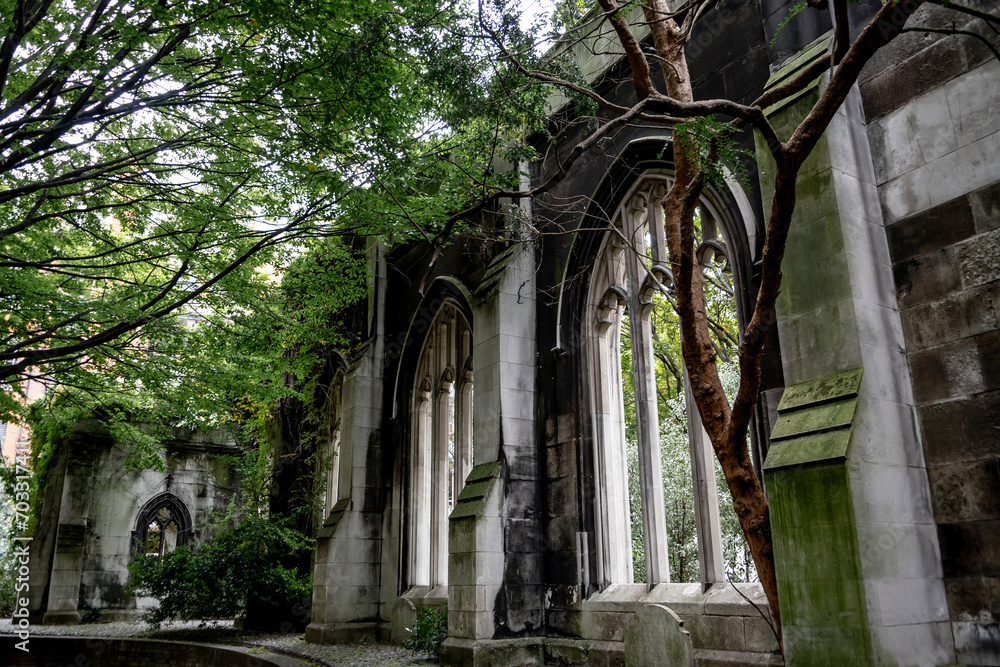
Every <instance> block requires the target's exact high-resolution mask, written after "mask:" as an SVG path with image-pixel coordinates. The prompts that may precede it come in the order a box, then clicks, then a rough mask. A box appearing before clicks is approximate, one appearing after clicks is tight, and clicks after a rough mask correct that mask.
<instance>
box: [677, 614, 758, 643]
mask: <svg viewBox="0 0 1000 667" xmlns="http://www.w3.org/2000/svg"><path fill="white" fill-rule="evenodd" d="M681 618H683V619H684V627H685V628H686V629H687V630H688V632H690V633H691V641H692V643H693V644H694V646H695V647H696V648H714V649H721V650H724V651H743V650H745V649H746V643H745V633H744V630H743V617H742V616H709V615H707V614H702V615H700V616H684V615H682V616H681Z"/></svg>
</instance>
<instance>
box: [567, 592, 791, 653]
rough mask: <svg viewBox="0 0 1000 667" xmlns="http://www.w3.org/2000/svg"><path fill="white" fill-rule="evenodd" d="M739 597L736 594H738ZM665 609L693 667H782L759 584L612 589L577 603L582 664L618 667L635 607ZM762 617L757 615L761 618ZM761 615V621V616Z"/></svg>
mask: <svg viewBox="0 0 1000 667" xmlns="http://www.w3.org/2000/svg"><path fill="white" fill-rule="evenodd" d="M741 593H742V595H741ZM648 604H662V605H666V606H667V607H669V608H670V609H672V610H673V611H674V613H676V614H677V615H678V616H679V617H680V618H681V620H682V621H683V622H684V629H685V630H687V631H688V632H690V633H691V642H692V644H693V645H694V650H695V661H696V664H697V665H698V667H715V666H716V665H719V666H721V665H783V664H784V663H783V661H782V659H781V656H780V655H779V654H777V653H776V651H777V650H778V644H777V641H776V639H775V637H774V633H773V632H772V630H771V628H770V626H769V623H770V621H771V615H770V611H769V608H768V605H767V599H766V598H765V596H764V590H763V589H762V588H761V586H760V585H759V584H715V585H714V586H712V587H711V588H709V589H708V590H707V591H703V590H702V585H701V584H697V583H696V584H659V585H657V586H654V587H653V588H652V590H647V587H646V585H645V584H614V585H611V586H609V587H608V588H606V589H605V590H603V591H601V592H600V593H597V594H595V595H592V596H590V597H589V598H588V599H587V600H585V601H584V602H583V609H582V612H583V613H582V635H583V638H584V640H586V641H587V642H589V643H590V644H591V645H590V646H589V649H588V653H589V655H588V657H587V662H586V664H588V665H623V664H624V655H625V643H624V642H625V634H626V630H627V629H628V624H629V622H630V621H631V620H632V619H633V617H634V616H635V613H636V611H638V610H639V608H641V607H643V606H645V605H648ZM762 614H763V615H762ZM765 616H766V620H765V618H764V617H765Z"/></svg>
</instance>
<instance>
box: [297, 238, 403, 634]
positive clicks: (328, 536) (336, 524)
mask: <svg viewBox="0 0 1000 667" xmlns="http://www.w3.org/2000/svg"><path fill="white" fill-rule="evenodd" d="M368 253H369V270H370V275H372V279H373V282H372V284H371V286H370V290H371V292H370V294H371V296H370V298H369V313H370V315H371V317H370V328H369V333H370V335H371V337H370V338H369V340H368V343H367V345H366V346H365V347H364V349H363V350H362V351H361V352H359V356H358V357H357V358H356V360H355V362H354V364H352V366H351V367H350V368H349V369H348V371H347V373H345V376H344V390H343V401H344V408H343V417H342V427H341V434H340V438H341V441H340V452H341V457H342V459H341V461H340V474H341V478H340V483H341V485H344V484H347V485H349V487H350V494H349V495H347V494H345V493H343V492H341V493H340V494H339V495H340V500H339V501H338V502H337V503H336V505H334V511H333V512H331V513H330V516H329V517H328V518H327V521H326V523H325V525H324V526H323V527H322V528H321V529H320V531H319V535H318V539H317V542H316V564H315V567H314V569H313V607H312V622H311V623H310V625H309V627H308V628H306V641H309V642H314V643H337V642H351V641H361V640H374V639H381V638H384V637H387V635H388V626H387V624H385V623H380V622H378V621H376V620H373V619H378V618H379V612H380V605H379V586H380V575H381V560H382V507H381V502H380V499H381V489H382V480H381V464H380V461H381V456H382V447H381V440H380V428H381V423H382V374H383V363H384V353H383V350H384V333H385V325H384V322H385V248H384V246H382V245H381V244H380V243H378V242H372V243H371V244H370V245H369V249H368Z"/></svg>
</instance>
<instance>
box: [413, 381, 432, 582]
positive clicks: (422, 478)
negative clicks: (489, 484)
mask: <svg viewBox="0 0 1000 667" xmlns="http://www.w3.org/2000/svg"><path fill="white" fill-rule="evenodd" d="M430 403H431V396H430V392H429V391H421V392H420V395H418V397H417V399H416V400H415V401H414V414H415V415H416V422H417V423H416V428H415V429H414V434H413V436H414V437H413V454H412V456H411V459H410V460H411V479H412V480H413V487H412V490H411V502H410V521H409V523H410V535H411V538H410V558H409V560H410V577H409V579H410V585H411V586H428V585H430V569H429V566H430V563H429V560H428V554H429V552H430V525H429V519H430V507H429V506H428V505H429V502H430V499H431V498H430V495H431V494H430V475H429V470H428V466H429V465H430V461H429V460H428V459H429V456H428V455H429V454H430V451H429V450H430V443H431V440H432V429H431V405H430Z"/></svg>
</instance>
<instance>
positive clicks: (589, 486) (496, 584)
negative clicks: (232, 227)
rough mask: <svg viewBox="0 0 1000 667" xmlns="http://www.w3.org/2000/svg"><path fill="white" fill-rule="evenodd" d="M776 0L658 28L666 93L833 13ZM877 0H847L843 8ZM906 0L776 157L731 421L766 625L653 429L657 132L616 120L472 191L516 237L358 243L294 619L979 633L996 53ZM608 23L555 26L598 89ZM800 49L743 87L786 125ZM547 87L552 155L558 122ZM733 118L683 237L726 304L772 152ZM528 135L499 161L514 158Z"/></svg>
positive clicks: (994, 477)
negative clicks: (787, 84) (542, 188)
mask: <svg viewBox="0 0 1000 667" xmlns="http://www.w3.org/2000/svg"><path fill="white" fill-rule="evenodd" d="M789 6H790V5H788V4H786V3H783V2H781V1H780V0H760V1H759V2H758V1H752V2H744V1H742V0H727V1H725V2H722V3H720V4H719V5H718V6H717V7H716V8H714V9H713V10H711V11H709V12H708V13H707V14H706V15H705V17H704V20H703V21H702V22H701V23H700V27H699V28H697V29H696V32H695V34H694V38H693V39H692V42H691V44H690V45H689V47H688V55H689V61H690V62H691V66H692V72H691V73H692V77H693V79H694V81H695V97H696V99H710V98H719V97H721V98H727V99H730V100H736V101H740V102H748V101H751V100H753V99H755V98H756V97H757V96H759V95H760V94H761V93H762V92H763V91H764V90H766V89H768V88H771V87H774V86H776V85H780V84H781V83H782V82H783V81H786V80H788V79H789V78H790V77H793V76H795V75H796V74H797V73H798V72H800V71H802V69H803V68H804V67H806V66H807V65H808V64H809V63H811V62H812V61H813V59H815V58H817V57H818V56H819V55H821V54H823V53H825V52H826V50H827V49H828V48H829V42H830V33H829V31H830V29H831V25H832V23H831V20H830V16H829V15H828V14H827V13H825V12H823V11H813V10H807V11H806V12H804V13H802V14H801V15H800V16H798V17H796V19H795V20H794V21H790V22H789V23H788V24H787V25H786V26H784V28H783V29H781V30H780V31H779V30H778V28H779V25H780V24H781V23H782V21H783V20H784V19H785V17H786V16H787V14H788V9H789ZM877 6H878V3H871V2H862V3H860V4H854V5H852V6H851V14H852V25H853V26H854V28H855V29H856V28H857V27H858V26H861V25H863V24H864V22H865V21H866V20H867V19H868V18H869V17H871V16H872V15H873V13H874V11H875V10H876V9H877ZM992 8H993V9H995V3H994V5H992ZM831 11H832V10H831ZM910 20H911V22H913V23H914V24H915V25H918V26H924V27H926V28H928V29H929V31H915V32H913V33H912V34H906V35H903V36H902V37H901V38H899V39H897V40H895V41H894V42H892V43H891V45H890V46H889V47H888V48H885V49H883V50H882V51H880V52H879V53H878V54H877V55H876V57H875V58H874V59H873V60H872V61H871V62H869V63H868V65H867V66H866V68H865V70H864V74H863V76H862V77H861V79H860V81H859V84H858V85H857V86H855V88H854V90H853V91H852V92H851V95H850V97H849V98H848V101H847V103H846V104H845V105H844V106H843V108H841V109H840V111H839V112H838V114H837V116H836V118H835V120H834V121H833V123H832V125H831V126H830V128H829V130H828V131H827V133H826V135H825V137H824V138H823V140H822V141H821V143H820V144H819V146H818V147H817V149H816V150H815V152H814V153H813V154H812V156H811V157H810V158H809V160H808V162H807V163H806V165H805V167H804V168H803V171H802V172H801V174H800V178H799V184H798V190H797V199H798V205H797V208H796V212H795V217H794V223H793V227H792V230H791V234H790V238H789V241H788V246H787V250H786V252H785V260H784V268H783V271H784V278H783V282H782V293H781V296H780V298H779V302H778V308H777V312H776V313H774V322H775V325H774V326H773V327H772V328H771V333H770V338H769V339H768V341H767V346H766V355H765V360H764V364H763V382H764V391H763V392H762V396H761V398H760V401H759V404H758V406H757V410H756V416H755V420H754V422H753V425H752V427H751V433H750V446H751V448H752V453H753V457H754V461H755V463H756V464H757V467H758V472H759V475H760V476H761V478H762V479H763V480H764V483H765V486H766V490H767V494H768V498H769V503H770V511H771V518H772V524H773V533H774V551H775V560H776V566H777V573H778V583H779V600H780V605H781V618H782V621H783V623H782V626H783V631H784V635H783V637H784V658H783V659H782V657H781V656H780V655H779V654H777V653H776V649H777V644H776V640H775V636H774V635H773V633H772V632H771V630H770V628H769V624H768V617H769V614H768V610H767V603H766V600H765V598H764V596H763V593H762V590H761V588H760V586H759V585H758V584H754V583H740V584H732V583H730V582H729V581H728V573H727V568H726V566H725V563H723V560H722V555H721V552H722V549H721V547H720V528H719V526H720V516H724V515H725V513H726V512H731V511H732V509H731V508H730V507H726V506H724V505H723V504H720V503H719V502H718V495H717V493H716V480H715V475H714V473H713V470H714V468H713V466H714V462H713V454H712V452H711V449H710V445H709V444H708V443H707V440H706V438H705V437H704V436H703V434H702V432H701V429H700V428H699V426H698V424H697V423H696V419H695V418H692V419H690V420H689V421H690V422H691V423H690V424H689V429H688V432H689V433H690V436H689V438H690V442H689V445H690V458H691V466H690V469H681V470H677V469H674V470H665V469H662V467H661V465H660V458H659V457H658V456H657V448H658V443H657V438H658V424H657V421H656V420H657V415H656V404H655V397H654V398H653V399H652V400H650V399H648V390H649V389H650V385H649V382H650V375H651V373H652V371H651V370H650V368H651V363H652V362H651V349H650V343H649V341H650V339H651V331H650V327H651V324H650V320H649V317H648V309H649V304H650V298H651V297H650V292H651V286H650V284H649V280H650V279H649V275H650V272H649V271H646V270H644V267H643V266H641V265H640V262H642V261H645V260H642V259H640V258H638V257H637V256H636V255H635V253H633V252H630V246H629V244H628V243H624V242H622V239H629V238H633V239H634V238H642V237H643V236H644V235H647V234H648V235H649V236H650V237H651V238H652V237H655V236H656V234H657V231H658V230H660V231H661V232H662V209H660V207H659V206H658V205H656V202H658V201H659V198H660V196H661V195H660V193H662V191H663V189H664V188H665V187H666V186H667V185H668V184H669V183H670V181H671V178H672V176H673V163H672V158H671V156H672V147H671V144H670V141H671V137H670V133H669V131H667V130H664V129H663V128H657V127H653V126H649V127H643V126H641V124H640V125H636V126H633V127H627V128H625V129H623V130H622V131H620V132H618V133H617V134H615V135H614V136H611V137H609V138H607V139H606V140H604V141H602V142H601V143H600V144H599V145H598V146H595V147H593V148H592V149H590V150H589V151H588V152H587V153H586V154H585V155H583V156H582V157H581V158H580V159H579V160H577V161H576V162H575V163H574V165H573V167H572V170H571V172H570V173H568V174H567V175H566V177H565V178H563V179H562V180H561V181H560V182H559V184H558V185H557V186H556V187H554V188H553V189H552V190H550V191H548V192H547V193H546V194H544V195H543V196H541V197H538V198H535V199H534V200H532V201H531V202H530V203H520V204H512V205H511V207H510V209H509V210H508V212H507V213H506V214H505V215H506V217H505V218H503V219H501V221H500V222H499V223H498V224H501V225H505V226H506V228H507V230H508V231H509V232H511V230H513V231H512V233H514V234H515V235H516V234H517V233H520V232H519V231H518V230H522V229H523V230H524V232H523V234H521V236H520V238H518V239H515V240H514V241H511V242H509V243H501V244H497V245H494V246H491V247H484V246H483V245H482V244H481V243H478V242H475V243H474V242H471V241H470V242H468V243H462V242H458V243H455V244H453V245H451V246H450V247H449V248H448V249H447V250H446V252H445V253H444V255H443V256H442V257H440V258H439V259H437V260H436V261H434V262H432V261H431V253H430V252H428V248H427V247H426V246H423V245H421V244H420V243H416V244H411V245H405V246H402V247H394V248H384V247H381V246H374V245H373V246H371V247H370V249H369V263H370V268H371V274H372V276H373V279H372V282H371V284H370V292H369V296H368V300H367V305H366V315H367V340H366V343H365V344H364V345H363V346H361V347H360V349H358V350H356V351H355V353H354V354H352V355H351V356H350V357H349V358H345V360H344V363H343V368H342V370H341V372H340V374H339V379H338V380H337V385H336V386H337V391H338V392H339V397H340V398H339V401H338V405H337V406H336V410H337V411H338V414H337V416H336V422H337V423H338V425H339V428H338V429H337V430H336V434H335V437H334V438H333V439H332V441H331V442H330V443H329V447H330V450H329V455H330V461H331V464H330V467H329V473H328V484H327V499H326V509H325V512H324V517H323V525H322V527H321V530H320V539H319V540H318V545H317V549H316V554H315V569H314V586H315V588H314V595H313V613H312V624H311V625H310V626H309V628H308V630H307V633H306V636H307V639H308V640H309V641H313V642H345V641H357V640H363V639H364V640H368V639H380V640H389V639H393V640H399V639H401V638H402V637H403V636H405V634H406V633H407V631H408V628H410V627H411V624H412V623H413V620H414V617H415V614H416V613H417V611H418V610H419V609H421V608H423V607H427V606H432V605H436V604H440V603H447V609H448V638H447V640H446V641H445V643H444V646H443V651H442V661H443V663H444V664H448V665H477V666H478V665H521V664H559V665H584V664H586V665H621V664H628V663H627V661H626V657H625V656H626V649H628V651H629V655H630V656H638V655H642V654H643V652H644V651H648V650H654V651H656V650H661V648H658V647H660V646H664V645H666V644H664V643H661V644H657V642H660V641H661V640H663V641H664V642H665V641H666V640H664V639H663V637H664V635H663V633H666V632H673V633H674V638H673V639H672V640H670V643H671V645H674V644H675V643H678V644H679V645H680V646H681V648H684V647H687V648H686V649H685V651H687V652H686V653H684V651H682V653H684V655H686V656H687V657H686V658H683V660H694V661H696V663H697V664H698V665H704V666H708V665H780V664H783V662H784V664H788V665H806V666H815V665H855V664H858V665H861V664H880V665H881V664H885V665H948V664H965V665H997V664H1000V538H998V537H997V536H998V535H1000V531H998V528H1000V467H998V459H1000V391H998V389H1000V280H998V278H1000V114H998V113H997V110H998V109H1000V62H998V60H997V58H995V57H994V55H993V54H992V52H991V49H990V47H988V46H987V45H986V43H985V41H989V40H990V39H992V41H993V42H994V43H995V42H996V37H995V35H993V34H992V33H991V32H990V31H989V29H988V27H986V26H985V24H984V23H983V22H982V21H979V20H972V19H970V18H969V17H968V16H966V15H960V14H955V13H949V12H948V10H947V9H944V8H942V7H940V6H925V7H922V8H921V9H920V10H919V12H918V14H917V15H915V16H913V17H912V18H911V19H910ZM944 28H947V29H957V30H959V31H962V30H965V31H966V32H967V33H970V32H972V33H977V34H979V35H983V36H985V37H984V39H976V38H971V37H969V35H968V34H965V35H962V34H957V35H950V36H948V35H941V34H939V33H937V32H934V31H935V30H940V29H944ZM604 30H607V28H606V27H605V28H604ZM602 39H603V40H604V42H601V40H602ZM611 44H612V42H611V41H610V40H609V39H608V35H607V34H603V35H602V34H598V33H595V34H594V35H592V36H591V38H590V39H589V40H583V41H582V42H580V43H579V44H577V45H576V46H575V47H574V48H575V49H576V56H577V58H578V63H579V65H580V67H581V69H582V71H583V72H584V74H585V75H586V76H587V78H588V79H589V80H590V81H591V82H594V84H595V85H596V86H598V88H599V89H600V90H602V91H603V92H604V94H606V95H607V96H609V97H611V98H613V99H616V100H620V101H627V99H628V98H629V96H630V94H631V92H630V77H629V75H628V72H627V71H626V69H625V67H626V66H625V64H624V63H623V62H622V60H621V58H620V56H619V55H616V54H615V52H614V50H613V48H612V47H611V46H610V45H611ZM825 81H826V77H825V76H821V77H819V78H818V79H817V80H816V81H814V82H813V84H812V85H811V86H809V87H808V88H807V89H806V90H805V91H803V92H802V93H800V94H799V95H798V96H797V97H795V98H793V99H791V100H788V101H786V102H784V103H782V104H780V105H777V106H775V107H772V108H769V109H767V110H766V113H767V115H768V117H769V118H770V120H771V122H772V124H773V125H774V126H775V127H776V128H777V129H778V131H779V134H780V135H782V137H783V138H786V137H787V135H788V132H789V131H790V129H791V128H792V127H794V126H795V125H796V124H797V122H798V121H799V120H801V118H802V117H803V116H804V114H805V113H806V111H807V110H808V109H809V107H810V106H811V104H812V103H813V102H814V101H815V100H816V99H817V98H818V95H819V93H820V91H821V90H822V88H823V86H824V85H825ZM557 106H558V105H557ZM557 110H558V109H557ZM558 111H565V110H558ZM563 117H564V120H565V123H566V124H565V125H564V126H562V127H561V128H560V129H561V134H559V135H558V136H559V140H558V143H557V145H555V146H550V147H548V148H547V150H549V151H551V152H555V153H557V154H558V153H560V152H561V153H563V154H564V153H565V152H566V151H568V150H570V149H571V148H572V147H573V146H574V145H575V144H576V143H577V142H578V141H579V139H580V138H582V137H583V136H585V131H586V129H585V123H582V122H581V123H574V121H573V119H572V118H571V117H567V113H563ZM740 141H741V146H742V148H744V149H746V150H747V151H750V152H753V153H755V154H756V156H757V160H756V161H752V162H750V163H749V164H750V166H751V168H752V173H751V178H750V182H749V183H740V182H739V181H738V180H737V179H735V178H732V179H728V180H727V182H726V183H725V184H724V185H718V186H715V187H713V188H710V189H709V190H707V191H706V193H705V195H704V196H703V198H702V202H701V204H700V211H701V233H702V238H701V239H700V241H701V244H702V245H701V248H700V250H699V256H700V257H703V258H704V261H705V262H706V263H713V262H714V263H717V264H719V265H720V266H722V267H723V270H724V271H725V272H726V274H727V275H728V276H730V277H731V282H732V286H733V301H734V307H735V309H736V313H737V318H738V320H739V321H740V322H742V321H743V319H744V318H745V317H746V316H747V313H748V312H749V310H750V308H751V304H752V303H753V299H754V297H755V295H756V290H757V286H758V284H759V282H758V281H759V259H760V253H761V248H762V244H763V234H764V229H765V215H766V213H765V212H766V211H768V210H769V203H770V202H769V197H770V196H771V195H770V192H771V191H772V188H773V183H772V182H771V181H770V180H769V175H771V174H773V168H772V166H773V165H770V164H769V163H768V159H769V157H768V156H769V153H768V151H767V150H766V148H765V147H764V146H763V145H762V144H761V140H760V137H759V136H758V137H757V138H756V139H755V137H754V135H753V134H752V133H750V132H747V133H744V134H742V135H740ZM755 142H756V143H755ZM543 149H545V147H543ZM555 164H556V163H555V161H554V160H552V159H551V158H547V159H544V160H540V161H539V162H537V163H534V164H531V165H528V169H529V171H530V173H531V174H532V179H533V182H542V180H543V179H545V178H546V177H547V176H548V174H549V173H550V170H552V169H554V168H555V167H554V165H555ZM519 225H524V226H523V227H519ZM527 225H530V229H531V230H537V232H539V233H529V228H528V226H527ZM658 225H660V227H658ZM652 245H653V246H655V241H654V242H653V243H652ZM654 255H655V253H654ZM653 261H654V262H655V261H656V257H655V256H654V258H653ZM626 319H628V320H629V322H628V326H629V337H630V343H629V346H630V347H629V352H630V363H631V370H630V374H631V375H632V382H633V383H634V387H635V396H636V401H635V404H634V406H633V408H632V412H630V413H629V414H630V415H632V417H630V419H634V421H635V423H634V424H626V423H625V422H626V413H625V411H624V408H623V397H622V386H623V385H622V378H623V368H622V357H621V354H620V351H621V345H622V335H623V324H624V322H625V320H626ZM644 392H645V393H644ZM642 396H647V398H646V399H643V400H640V399H641V397H642ZM688 414H696V412H695V411H693V410H689V411H688ZM626 428H630V429H634V431H635V438H636V441H637V443H638V448H639V450H640V454H641V455H640V458H639V460H640V464H639V466H638V469H637V470H632V471H630V470H629V468H628V462H627V461H626V456H625V454H624V451H625V449H624V439H625V437H626V436H625V433H626ZM630 476H631V477H632V478H635V477H636V476H637V477H638V479H639V481H640V484H641V496H642V501H643V502H642V510H641V512H642V516H641V525H642V531H641V541H642V545H641V548H642V552H643V553H644V559H643V560H642V562H641V563H640V565H641V567H642V569H643V572H642V576H641V577H640V576H638V573H637V571H636V567H637V566H636V563H635V561H634V559H633V548H634V541H635V540H634V538H635V535H633V531H632V528H631V527H632V525H633V523H634V522H633V520H632V517H631V516H630V512H631V511H634V510H632V509H630V503H629V498H628V493H629V490H628V484H629V479H630ZM676 476H689V477H690V478H691V481H692V485H693V488H694V490H695V492H694V493H695V508H694V515H695V518H696V521H697V536H698V548H697V553H698V572H699V573H700V581H696V582H672V581H671V580H670V567H669V563H668V554H667V547H666V544H667V541H668V540H669V539H670V535H669V534H668V532H667V530H666V525H667V518H668V517H666V516H665V513H666V511H667V510H666V508H665V507H664V505H663V502H662V498H663V489H662V485H663V483H664V479H670V478H672V477H676ZM658 501H659V502H658ZM656 605H660V606H656ZM663 607H666V608H667V609H666V610H664V609H663ZM650 610H654V611H655V610H660V611H656V612H655V613H654V611H650ZM671 619H672V620H671ZM678 620H680V621H682V622H683V625H682V626H681V625H678V623H677V621H678ZM671 623H672V624H673V625H671ZM650 646H652V647H653V648H652V649H650ZM633 659H634V658H633V657H630V658H629V660H633ZM664 660H666V658H665V657H664ZM632 664H657V663H656V662H655V661H654V662H644V663H637V662H634V663H632ZM677 664H685V663H683V662H678V663H677ZM686 664H690V662H688V663H686Z"/></svg>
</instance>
